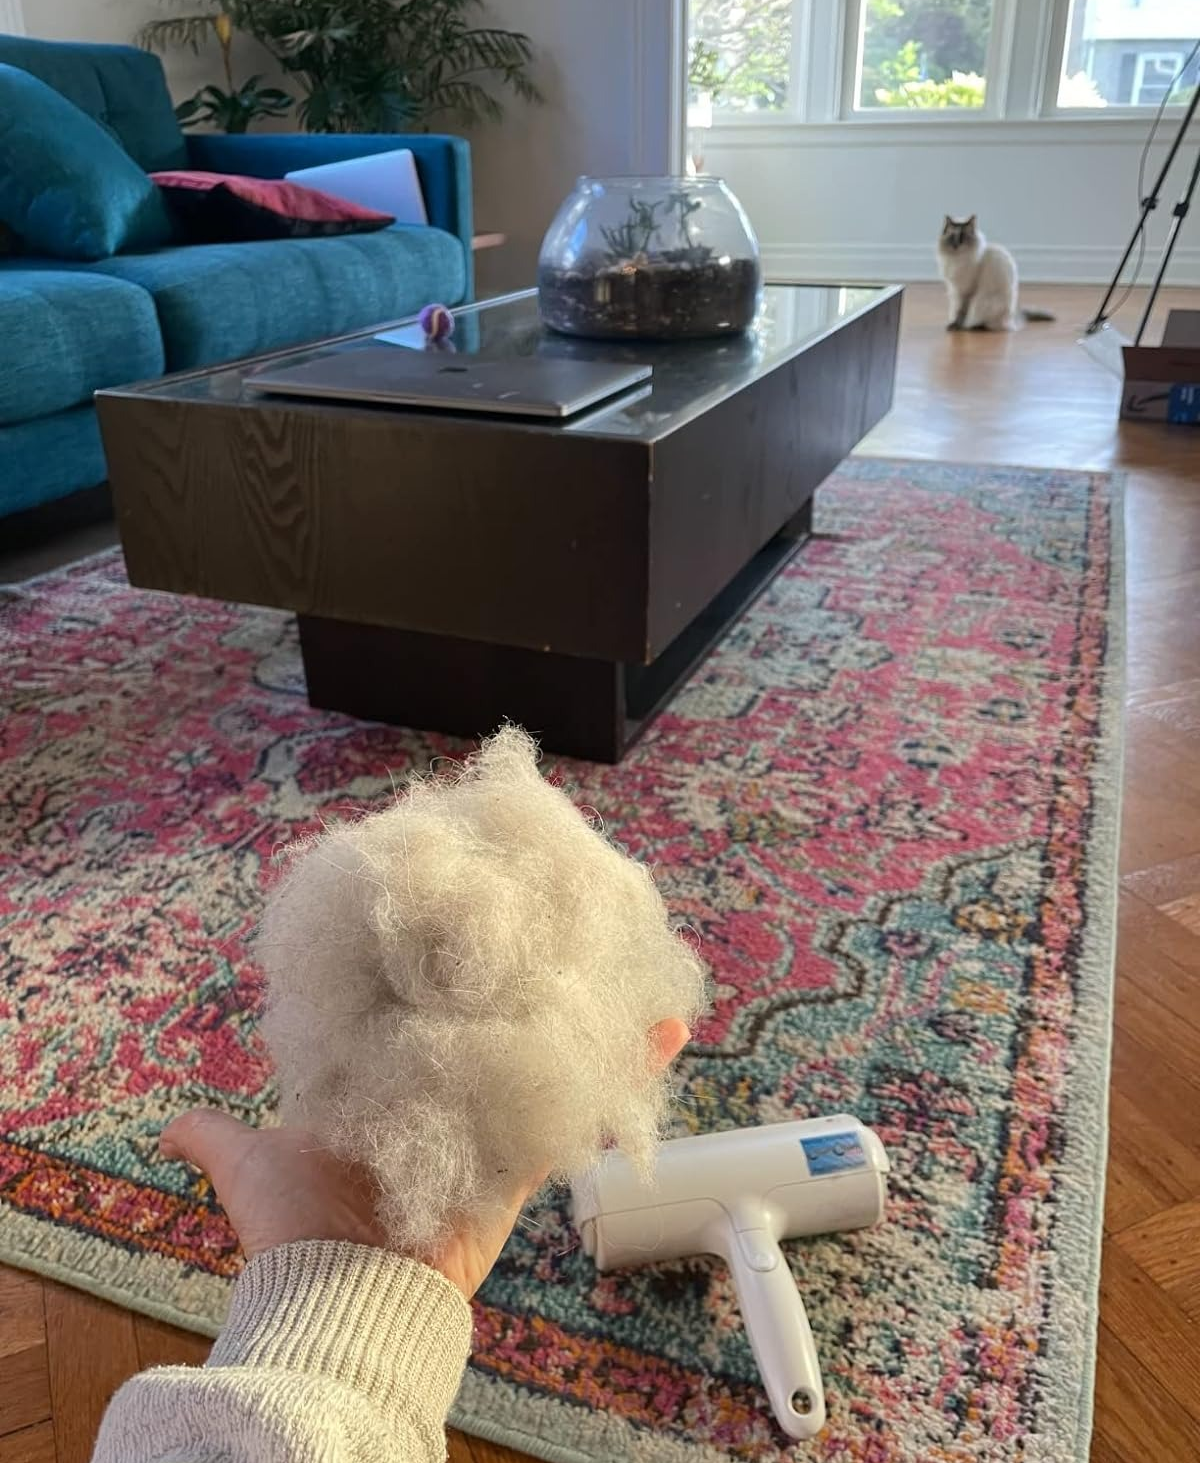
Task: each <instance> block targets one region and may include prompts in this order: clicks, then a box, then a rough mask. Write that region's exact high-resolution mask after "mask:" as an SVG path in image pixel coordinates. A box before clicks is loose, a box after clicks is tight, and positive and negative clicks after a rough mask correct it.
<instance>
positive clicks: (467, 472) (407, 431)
mask: <svg viewBox="0 0 1200 1463" xmlns="http://www.w3.org/2000/svg"><path fill="white" fill-rule="evenodd" d="M900 298H901V291H900V290H899V289H897V288H891V287H886V288H885V287H880V288H871V287H863V288H827V287H821V286H801V285H772V286H770V287H769V288H768V290H767V292H766V300H765V305H764V311H763V318H762V321H761V323H760V325H759V327H758V328H757V329H756V331H755V332H753V333H751V334H748V335H746V336H745V337H739V338H736V339H729V340H725V341H717V342H705V343H700V344H689V345H682V346H661V345H641V344H628V345H627V344H603V343H598V342H592V341H573V340H568V339H565V338H563V337H558V336H551V335H547V334H545V333H543V332H542V330H541V329H540V327H539V325H538V320H537V309H536V298H535V296H534V295H533V293H532V292H529V293H525V294H521V295H517V296H509V297H507V298H505V299H502V300H498V301H492V302H488V303H485V304H482V305H477V306H472V307H470V308H468V309H467V310H464V311H460V312H458V317H459V318H458V330H457V337H456V338H457V340H458V342H459V345H460V348H461V349H465V350H474V349H482V350H486V351H488V352H489V353H492V352H496V351H500V352H505V353H509V354H512V355H529V354H534V353H537V354H541V355H549V356H585V357H605V358H617V359H622V360H626V359H627V360H634V361H646V362H649V363H650V364H652V365H653V367H654V378H653V383H652V385H651V386H650V387H649V388H648V389H647V390H646V391H644V392H643V393H642V394H641V395H640V396H638V397H635V398H634V399H625V400H624V401H619V402H618V403H616V404H614V405H609V406H607V407H604V408H601V409H598V410H595V411H592V412H590V413H588V414H587V415H586V416H585V417H582V418H576V419H574V420H572V421H570V422H568V423H565V424H547V425H542V424H539V423H534V422H528V421H516V420H513V419H500V418H489V419H484V418H476V417H467V416H462V415H447V414H441V413H430V412H418V411H410V410H394V409H388V408H379V407H369V406H355V405H347V404H333V403H328V404H326V403H315V402H299V401H294V400H284V399H282V398H271V397H267V398H264V397H262V396H258V395H255V394H253V393H252V392H250V391H248V390H247V389H246V387H245V384H244V383H245V378H246V375H247V373H248V372H249V371H250V370H251V369H253V368H255V367H256V366H258V365H261V364H262V362H261V360H259V361H255V362H245V361H243V362H239V363H238V364H236V365H233V366H227V367H222V368H217V369H212V370H205V371H193V372H188V373H184V374H181V375H176V376H170V377H167V378H166V379H164V380H162V381H158V382H155V383H152V384H149V385H145V386H135V387H128V388H122V389H120V390H114V391H105V392H101V393H100V396H99V409H100V424H101V428H102V430H103V434H104V445H105V450H106V452H107V454H108V464H109V475H110V480H111V483H112V489H113V495H114V499H115V502H116V509H117V519H118V524H119V527H120V532H121V542H122V546H123V548H124V551H125V562H126V565H127V566H128V572H129V578H130V581H131V582H132V583H133V584H136V585H141V586H143V587H145V588H148V589H165V590H173V591H175V592H176V593H180V594H197V595H204V596H206V597H208V598H212V599H220V600H232V601H237V602H242V603H249V604H262V605H274V606H277V607H279V608H281V609H287V610H293V611H295V612H296V614H297V615H298V616H299V622H300V643H301V649H302V652H303V656H304V668H305V674H306V676H307V679H308V692H309V700H310V701H311V703H312V704H313V705H314V706H321V707H327V708H330V709H335V710H339V711H344V712H349V713H350V714H351V715H353V716H360V717H365V718H370V719H373V720H381V721H388V722H395V723H399V724H401V725H407V726H415V727H422V728H436V729H439V730H442V731H448V732H456V733H462V734H464V735H467V736H476V735H480V734H483V733H486V732H489V731H491V730H492V729H494V728H495V727H496V726H497V725H498V723H499V722H500V721H501V720H503V719H504V718H506V717H507V718H510V719H512V720H514V721H517V722H520V723H521V724H523V725H524V726H526V727H528V728H529V729H530V731H532V732H534V733H535V734H537V735H538V736H540V738H541V739H542V742H543V744H544V745H545V746H546V747H548V748H549V749H551V750H553V751H557V752H566V753H569V754H572V755H575V756H579V757H586V758H591V759H593V760H597V761H616V760H618V759H619V758H620V757H621V755H622V754H623V752H624V751H625V749H626V748H627V747H628V746H629V745H630V743H631V742H632V741H633V740H634V738H635V737H636V736H637V735H638V734H639V732H640V731H641V730H642V729H643V728H644V727H645V726H646V724H647V722H648V721H649V720H650V719H651V718H652V717H653V716H654V715H655V713H656V712H657V711H658V710H659V709H660V708H661V707H662V706H663V704H664V703H665V702H666V701H667V700H668V699H669V697H670V696H671V694H672V692H673V691H674V690H675V688H676V687H677V686H678V685H679V683H680V681H681V680H682V679H683V677H684V676H686V675H687V674H688V672H689V671H690V670H691V669H692V668H693V667H694V666H695V665H696V664H697V662H698V661H699V660H700V659H701V658H702V657H703V656H704V654H705V652H706V651H707V650H708V649H709V647H710V646H711V645H712V644H713V642H714V641H715V640H716V639H717V638H718V637H719V636H720V635H721V633H722V632H723V631H724V630H725V628H726V627H727V626H728V625H729V623H730V621H731V620H732V619H733V618H734V617H735V616H736V615H738V614H739V613H740V612H741V610H742V609H744V607H745V606H746V605H747V604H748V603H749V602H750V601H751V600H752V599H753V598H754V597H755V595H757V594H758V593H759V591H760V590H761V589H762V588H763V586H764V585H765V584H766V583H767V582H768V581H769V580H770V579H771V578H772V577H773V575H774V574H775V573H776V572H777V571H778V570H779V568H780V567H781V565H782V564H784V563H785V562H786V561H787V560H788V559H789V558H790V557H791V556H792V554H794V553H795V552H796V550H797V548H798V546H799V545H800V543H801V542H802V541H803V539H804V537H805V536H806V535H807V533H808V530H809V526H810V523H811V513H812V497H813V493H814V491H815V489H816V488H817V486H818V485H819V484H820V483H821V482H822V480H823V479H824V478H825V477H827V476H828V474H829V473H830V472H832V471H833V469H834V468H835V467H837V465H838V463H839V462H841V461H842V459H843V458H844V457H845V456H846V455H847V453H849V452H850V450H851V449H852V448H853V447H854V446H855V444H856V443H857V442H858V441H859V440H860V439H861V438H862V437H863V436H864V435H865V434H866V433H867V432H868V431H869V430H870V429H871V427H873V426H874V425H875V423H876V422H877V421H879V419H880V418H881V417H882V416H883V415H884V413H885V412H886V411H887V410H888V408H889V406H890V405H891V401H892V389H893V380H894V375H895V362H896V341H897V334H898V330H899V322H900ZM372 339H373V332H365V333H363V334H362V335H358V336H353V337H347V338H345V339H342V340H339V341H326V342H322V343H320V344H317V345H314V346H312V347H309V348H308V349H306V350H303V351H291V352H286V353H284V354H282V355H278V356H275V357H272V358H271V359H272V361H273V362H274V363H279V362H281V361H285V362H286V363H288V364H293V363H295V364H298V363H299V362H301V361H303V360H307V359H311V358H312V357H313V356H314V355H316V354H320V353H322V352H326V351H331V350H355V349H359V348H361V346H363V345H365V344H370V343H371V342H372Z"/></svg>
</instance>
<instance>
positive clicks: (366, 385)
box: [245, 345, 653, 418]
mask: <svg viewBox="0 0 1200 1463" xmlns="http://www.w3.org/2000/svg"><path fill="white" fill-rule="evenodd" d="M652 373H653V372H652V367H650V366H630V365H619V364H614V363H612V362H608V361H569V360H564V361H559V360H552V359H549V358H546V357H540V356H498V357H496V358H495V359H491V358H489V357H487V356H467V355H463V356H459V355H452V354H450V353H448V352H442V351H414V350H405V349H404V348H403V347H402V346H394V345H369V346H363V347H362V349H361V350H348V351H334V352H331V353H330V354H329V355H327V356H320V357H318V358H317V359H316V360H315V361H308V362H307V363H306V364H305V365H303V366H288V367H283V368H279V369H276V368H273V367H271V366H265V367H263V368H262V369H261V370H259V371H255V372H254V373H253V374H252V375H250V376H247V377H246V382H245V384H246V386H247V387H248V388H249V389H250V390H251V391H262V392H270V393H272V394H275V395H280V396H315V397H318V398H320V399H322V400H326V401H330V400H334V401H371V402H381V403H383V404H384V405H387V406H416V407H421V408H423V409H425V410H435V411H470V412H486V413H501V414H503V415H505V416H521V417H559V418H561V417H570V416H574V415H575V413H576V412H580V411H583V410H584V409H585V408H586V407H589V406H595V405H596V403H597V402H600V401H604V400H606V399H607V398H608V397H610V396H615V395H617V393H618V392H622V391H628V390H630V389H631V388H632V387H634V386H638V385H640V384H641V383H642V382H644V381H646V380H648V379H649V377H650V376H651V375H652Z"/></svg>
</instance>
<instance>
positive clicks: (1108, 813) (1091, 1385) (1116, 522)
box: [0, 453, 1128, 1463]
mask: <svg viewBox="0 0 1200 1463" xmlns="http://www.w3.org/2000/svg"><path fill="white" fill-rule="evenodd" d="M855 460H859V461H872V462H880V461H885V462H891V463H896V464H898V465H900V466H902V467H903V466H911V467H916V468H921V467H924V468H931V467H947V468H958V469H962V470H964V471H969V472H972V473H976V474H978V473H983V472H987V471H989V470H996V469H1005V470H1008V471H1014V472H1021V471H1025V472H1034V473H1053V472H1060V473H1065V474H1070V475H1072V476H1077V477H1089V478H1091V479H1093V480H1095V479H1104V480H1105V481H1106V483H1107V484H1108V486H1109V489H1110V496H1109V503H1110V522H1109V528H1110V539H1109V549H1110V557H1109V563H1110V580H1109V597H1108V604H1107V607H1106V612H1105V622H1106V630H1107V635H1108V655H1107V656H1106V659H1105V665H1104V691H1103V693H1102V700H1106V701H1107V703H1108V704H1107V705H1106V706H1104V707H1103V709H1102V717H1101V727H1100V736H1099V740H1098V744H1097V745H1098V750H1097V754H1096V758H1095V762H1094V764H1093V778H1094V780H1095V786H1096V787H1097V789H1098V792H1097V795H1096V798H1095V803H1094V808H1093V820H1092V837H1091V844H1092V846H1093V847H1098V846H1100V844H1101V843H1103V845H1104V846H1105V847H1107V848H1108V849H1109V850H1110V855H1111V862H1110V876H1109V878H1108V879H1107V880H1104V881H1101V880H1099V879H1098V878H1096V877H1095V876H1094V874H1092V873H1091V872H1090V869H1091V868H1094V861H1093V860H1089V865H1090V869H1089V876H1088V878H1087V881H1086V885H1085V891H1084V901H1085V908H1086V911H1087V925H1088V928H1089V930H1090V932H1091V935H1092V938H1090V939H1089V941H1088V944H1087V948H1086V949H1085V950H1083V951H1082V952H1081V955H1080V964H1079V991H1080V993H1081V994H1082V993H1083V992H1084V991H1085V990H1086V991H1087V992H1089V993H1091V994H1093V995H1096V996H1099V997H1100V998H1101V1000H1102V1002H1103V1008H1104V1018H1105V1019H1104V1030H1103V1032H1102V1033H1100V1035H1101V1041H1102V1045H1101V1046H1100V1049H1099V1051H1098V1053H1097V1055H1098V1058H1099V1060H1098V1061H1097V1062H1096V1063H1094V1064H1087V1063H1083V1064H1080V1065H1079V1066H1078V1067H1077V1068H1076V1069H1074V1070H1073V1071H1072V1072H1071V1074H1070V1075H1069V1077H1068V1079H1067V1091H1068V1092H1069V1094H1070V1096H1071V1099H1072V1103H1071V1105H1074V1103H1075V1102H1076V1101H1079V1102H1089V1103H1091V1104H1093V1105H1094V1106H1095V1107H1098V1109H1099V1117H1100V1121H1099V1122H1098V1123H1096V1124H1095V1125H1094V1126H1093V1127H1092V1128H1091V1129H1089V1130H1087V1131H1086V1132H1085V1131H1083V1130H1082V1126H1081V1125H1077V1127H1076V1130H1075V1131H1074V1132H1073V1134H1072V1135H1071V1141H1070V1143H1069V1146H1068V1149H1067V1153H1066V1155H1065V1157H1064V1163H1063V1171H1064V1173H1065V1174H1066V1175H1067V1176H1068V1178H1071V1177H1074V1178H1076V1179H1077V1180H1078V1181H1079V1182H1080V1184H1081V1185H1083V1184H1086V1185H1087V1187H1088V1189H1089V1191H1090V1192H1092V1193H1093V1195H1094V1202H1093V1204H1092V1205H1091V1206H1090V1207H1088V1206H1086V1205H1085V1204H1083V1203H1076V1204H1073V1205H1072V1206H1071V1207H1072V1213H1071V1214H1070V1215H1069V1216H1068V1217H1067V1218H1066V1220H1065V1222H1060V1228H1059V1230H1058V1235H1059V1237H1060V1239H1062V1240H1063V1243H1062V1244H1061V1245H1059V1246H1058V1247H1057V1249H1056V1257H1057V1259H1056V1263H1055V1266H1054V1274H1055V1277H1056V1292H1058V1293H1064V1292H1065V1293H1070V1292H1071V1289H1072V1287H1074V1288H1075V1293H1076V1294H1078V1295H1079V1296H1080V1298H1081V1299H1083V1300H1086V1301H1087V1302H1088V1308H1087V1317H1086V1322H1085V1324H1086V1337H1085V1340H1086V1341H1087V1343H1088V1344H1087V1346H1086V1350H1085V1357H1084V1367H1083V1375H1082V1378H1081V1379H1080V1380H1081V1381H1082V1388H1081V1392H1080V1393H1079V1394H1076V1392H1075V1388H1074V1387H1071V1386H1068V1384H1067V1380H1066V1379H1065V1378H1061V1379H1057V1380H1056V1379H1055V1377H1054V1376H1053V1375H1050V1374H1047V1375H1046V1376H1045V1378H1044V1384H1045V1387H1046V1396H1047V1398H1048V1399H1049V1408H1048V1413H1049V1416H1051V1417H1053V1416H1057V1417H1059V1418H1061V1419H1062V1420H1063V1421H1064V1422H1065V1421H1066V1420H1067V1419H1068V1418H1070V1417H1072V1416H1073V1418H1074V1428H1073V1431H1074V1435H1075V1442H1076V1449H1075V1452H1074V1454H1073V1456H1072V1459H1071V1463H1089V1452H1090V1442H1091V1431H1092V1424H1093V1414H1094V1390H1095V1372H1096V1341H1097V1334H1098V1330H1099V1286H1100V1261H1101V1252H1102V1249H1103V1243H1104V1230H1103V1215H1104V1195H1105V1181H1106V1178H1107V1143H1108V1123H1109V1086H1110V1067H1111V1053H1112V1025H1113V1007H1114V997H1115V949H1116V931H1117V911H1118V901H1117V895H1118V892H1119V877H1120V875H1119V860H1118V852H1119V846H1118V839H1119V833H1120V824H1121V811H1122V806H1123V752H1124V719H1125V687H1126V680H1127V673H1128V667H1127V663H1126V651H1127V627H1126V583H1127V574H1126V562H1125V553H1126V543H1125V504H1126V484H1127V482H1128V474H1127V473H1125V472H1122V471H1119V470H1112V469H1102V468H1095V469H1092V468H1067V467H1046V466H1040V467H1039V466H1032V465H1030V464H1027V463H1015V462H962V461H957V460H950V459H944V458H934V457H898V456H892V455H890V454H875V453H869V454H868V453H861V454H856V455H855V457H852V458H850V459H847V461H846V462H845V463H843V464H841V469H845V468H846V467H848V466H851V464H852V463H853V462H854V461H855ZM120 553H121V548H120V545H119V544H116V545H112V546H110V547H107V548H104V549H99V550H97V551H95V552H94V553H91V554H88V555H85V556H84V557H83V558H80V559H77V560H74V561H72V562H71V563H70V564H67V565H59V566H57V567H56V568H53V569H49V570H45V571H43V572H42V573H40V574H37V575H34V576H32V577H31V578H28V579H22V580H14V581H11V582H9V583H8V584H6V585H5V586H4V587H5V588H7V589H10V590H20V589H22V588H24V587H27V586H34V585H39V584H41V583H44V582H45V581H48V580H52V579H59V580H62V579H66V578H67V577H69V575H70V574H71V573H73V572H76V571H77V570H78V569H79V567H80V566H81V565H85V564H87V563H89V562H91V561H93V560H98V559H102V558H105V557H108V556H111V555H113V554H118V555H119V554H120ZM121 562H122V564H123V562H124V561H123V558H122V560H121ZM142 592H151V591H142ZM1097 1177H1098V1179H1099V1182H1097ZM25 1218H26V1216H24V1215H20V1214H14V1212H13V1211H12V1210H10V1209H7V1208H6V1207H5V1206H2V1205H0V1263H3V1264H9V1265H12V1266H13V1267H14V1268H16V1269H20V1270H25V1271H28V1272H32V1273H35V1274H38V1275H41V1276H44V1277H45V1278H47V1279H50V1280H53V1281H56V1282H60V1283H63V1284H66V1285H70V1286H72V1287H74V1288H76V1289H80V1290H83V1291H85V1292H86V1293H90V1294H93V1295H96V1296H98V1297H100V1298H101V1299H103V1300H106V1301H109V1302H110V1303H112V1304H115V1305H119V1306H121V1307H122V1308H124V1309H126V1310H128V1311H131V1312H133V1313H135V1314H141V1315H146V1316H149V1317H152V1318H153V1319H156V1320H160V1321H165V1322H167V1323H169V1324H172V1325H175V1326H178V1327H179V1328H180V1329H182V1330H186V1331H190V1332H192V1333H193V1334H198V1335H202V1336H206V1337H210V1338H211V1337H213V1336H215V1335H216V1334H217V1332H218V1330H219V1328H218V1327H215V1326H214V1325H213V1324H212V1323H211V1322H209V1321H207V1320H206V1319H204V1318H202V1317H200V1316H198V1315H197V1314H196V1313H194V1312H188V1311H185V1310H183V1309H182V1308H180V1307H179V1306H178V1305H175V1304H172V1303H171V1302H170V1301H161V1302H160V1301H154V1300H149V1299H143V1298H142V1297H141V1296H137V1297H136V1298H135V1297H134V1296H131V1294H130V1293H129V1292H128V1291H127V1290H122V1289H121V1288H120V1287H119V1286H118V1285H115V1284H112V1283H111V1282H109V1281H106V1280H102V1279H99V1278H98V1277H96V1276H95V1275H94V1274H93V1273H92V1267H91V1266H90V1265H86V1266H85V1265H78V1266H74V1267H73V1266H72V1265H71V1264H70V1263H69V1262H67V1260H66V1259H65V1258H56V1257H66V1256H69V1255H70V1254H71V1251H72V1250H73V1249H75V1248H76V1246H75V1244H73V1243H72V1241H74V1240H76V1239H77V1238H78V1240H79V1247H80V1249H81V1258H82V1257H83V1252H84V1251H85V1247H86V1250H93V1249H94V1248H95V1246H96V1245H97V1243H100V1244H104V1243H106V1242H105V1241H103V1240H99V1241H98V1240H97V1238H96V1237H95V1236H87V1237H77V1236H76V1235H75V1234H74V1233H73V1232H71V1231H68V1230H65V1229H64V1230H60V1231H56V1230H55V1229H54V1228H53V1227H47V1226H46V1225H45V1222H44V1221H39V1222H37V1225H36V1228H35V1224H34V1221H32V1220H30V1230H31V1237H32V1236H33V1235H36V1242H35V1243H33V1244H32V1245H31V1246H30V1247H25V1248H22V1249H21V1250H20V1251H17V1250H15V1249H14V1248H13V1247H12V1246H11V1245H10V1244H9V1242H8V1241H9V1239H10V1238H11V1236H12V1235H13V1233H14V1231H19V1230H21V1229H23V1228H24V1227H25V1226H24V1224H23V1223H22V1222H21V1221H22V1220H24V1219H25ZM113 1248H119V1247H116V1246H113ZM127 1258H128V1261H129V1263H130V1264H131V1265H134V1264H136V1265H139V1266H140V1265H143V1264H145V1263H146V1262H155V1263H162V1264H164V1265H169V1266H172V1269H173V1271H174V1281H173V1284H171V1285H169V1286H168V1287H164V1288H165V1289H169V1290H171V1291H172V1292H173V1293H174V1294H175V1295H178V1294H179V1293H180V1290H181V1288H182V1287H183V1286H185V1285H187V1284H188V1283H189V1281H195V1282H199V1283H201V1284H205V1283H206V1282H207V1283H212V1284H213V1285H214V1286H220V1288H221V1290H222V1292H223V1293H224V1294H226V1295H227V1294H228V1293H229V1285H228V1281H227V1280H225V1279H218V1278H217V1277H207V1276H203V1277H201V1276H199V1274H198V1273H197V1272H192V1275H191V1276H188V1274H187V1272H186V1271H183V1273H182V1274H181V1273H180V1271H181V1269H182V1267H179V1266H178V1265H175V1264H173V1262H171V1261H168V1260H166V1259H165V1258H163V1257H158V1256H145V1255H137V1256H135V1255H133V1254H129V1255H128V1256H127ZM1055 1334H1056V1336H1061V1335H1063V1334H1064V1328H1061V1327H1060V1328H1059V1329H1058V1331H1057V1332H1056V1333H1055ZM1054 1356H1055V1353H1053V1352H1050V1351H1048V1352H1047V1354H1046V1358H1045V1361H1046V1368H1047V1373H1048V1372H1049V1368H1050V1366H1051V1365H1052V1364H1053V1361H1054ZM472 1375H473V1376H475V1377H476V1378H477V1380H478V1383H479V1384H480V1385H486V1386H489V1387H490V1386H507V1385H509V1384H505V1383H503V1382H501V1381H499V1380H497V1379H492V1378H489V1377H486V1376H484V1375H482V1374H479V1373H473V1374H472ZM518 1389H519V1388H518ZM544 1400H545V1401H546V1402H550V1403H552V1402H554V1401H555V1400H556V1399H553V1398H547V1399H544ZM608 1421H609V1423H610V1425H611V1424H613V1423H616V1422H618V1421H620V1420H619V1419H614V1418H610V1419H608ZM450 1424H451V1426H454V1427H457V1428H459V1429H460V1430H461V1431H463V1432H466V1433H469V1434H471V1435H472V1436H475V1437H481V1438H484V1439H485V1440H487V1441H489V1442H492V1443H497V1444H502V1445H505V1446H509V1447H512V1448H515V1449H519V1450H522V1451H529V1450H530V1449H531V1447H536V1449H537V1456H538V1457H540V1458H543V1459H545V1460H547V1463H597V1454H596V1453H595V1452H594V1451H592V1452H584V1451H580V1450H578V1449H576V1448H572V1447H567V1446H559V1445H556V1444H554V1443H551V1442H550V1441H549V1440H547V1439H545V1438H544V1437H542V1436H540V1435H535V1434H532V1433H530V1432H528V1431H525V1430H522V1429H516V1428H512V1427H507V1426H505V1425H503V1424H499V1423H494V1422H491V1421H489V1420H487V1419H485V1418H478V1417H474V1416H467V1417H464V1416H461V1415H460V1414H459V1410H458V1406H457V1404H455V1407H454V1408H453V1409H452V1411H451V1414H450ZM1045 1436H1046V1434H1045V1432H1044V1431H1043V1430H1041V1429H1040V1430H1039V1437H1038V1439H1037V1440H1042V1439H1044V1438H1045ZM637 1437H638V1441H640V1442H641V1443H642V1444H643V1446H644V1445H646V1444H649V1445H651V1446H653V1444H654V1441H655V1438H654V1437H653V1436H651V1435H646V1436H645V1437H644V1438H643V1436H642V1434H641V1433H640V1431H639V1432H638V1434H637ZM632 1441H633V1439H632V1438H631V1442H632ZM664 1441H671V1440H664ZM684 1446H685V1448H686V1449H687V1450H688V1451H687V1453H686V1456H687V1457H689V1458H691V1459H697V1460H698V1459H702V1458H704V1457H705V1456H706V1453H708V1454H710V1455H711V1456H713V1457H719V1456H724V1455H722V1454H719V1453H717V1454H711V1450H709V1449H707V1448H706V1445H704V1444H696V1443H688V1444H685V1445H684ZM623 1456H624V1457H630V1456H633V1455H632V1452H630V1453H625V1454H624V1455H623ZM681 1456H683V1455H681ZM1047 1456H1049V1455H1047ZM1059 1457H1061V1455H1059Z"/></svg>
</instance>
